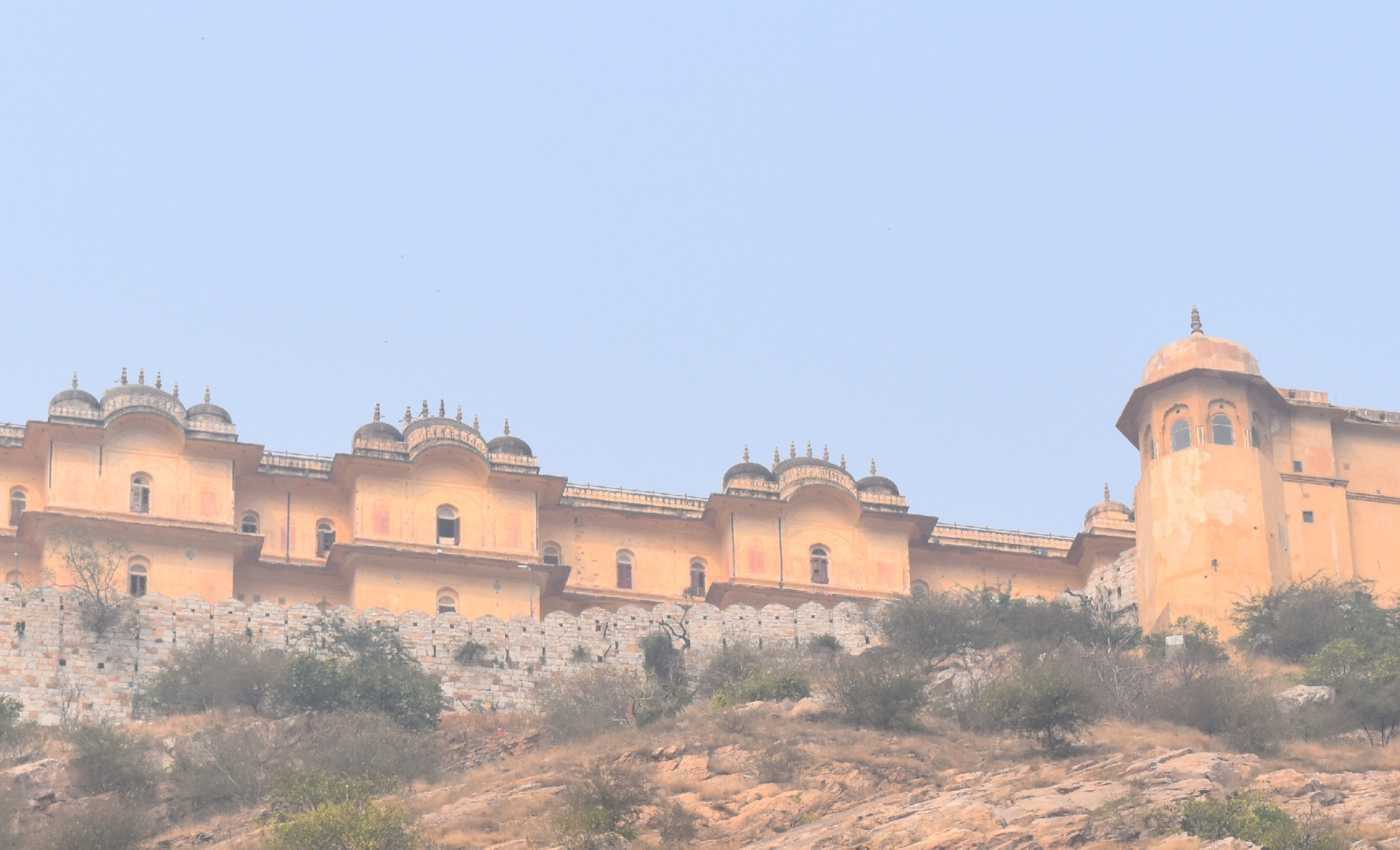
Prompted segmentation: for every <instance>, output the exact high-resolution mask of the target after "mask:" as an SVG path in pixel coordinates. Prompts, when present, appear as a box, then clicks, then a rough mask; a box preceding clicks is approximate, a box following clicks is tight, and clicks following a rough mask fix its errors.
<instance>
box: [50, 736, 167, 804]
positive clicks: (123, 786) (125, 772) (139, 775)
mask: <svg viewBox="0 0 1400 850" xmlns="http://www.w3.org/2000/svg"><path fill="white" fill-rule="evenodd" d="M68 738H69V743H71V744H72V746H73V756H72V758H71V759H70V761H69V767H70V769H71V770H72V771H73V774H74V776H75V779H76V781H75V785H76V787H77V788H78V790H79V791H81V792H83V793H84V794H106V793H108V792H109V791H115V792H117V793H118V794H120V795H122V796H124V797H134V796H137V795H142V794H146V793H147V792H149V791H150V790H151V789H153V788H154V787H155V785H156V783H157V782H159V781H160V770H159V769H158V768H157V767H156V764H155V761H154V758H153V755H154V754H153V752H152V747H151V743H150V741H148V740H146V739H145V738H142V737H138V736H136V735H133V734H131V733H128V732H126V731H124V730H122V729H118V728H117V727H115V726H112V725H109V724H106V723H86V724H80V725H78V726H77V727H75V728H74V729H73V731H72V732H70V733H69V736H68Z"/></svg>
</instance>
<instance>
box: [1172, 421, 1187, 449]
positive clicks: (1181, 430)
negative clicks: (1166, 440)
mask: <svg viewBox="0 0 1400 850" xmlns="http://www.w3.org/2000/svg"><path fill="white" fill-rule="evenodd" d="M1189 448H1191V423H1189V422H1187V421H1186V420H1185V419H1178V420H1176V421H1175V422H1173V423H1172V451H1174V452H1179V451H1181V450H1182V449H1189Z"/></svg>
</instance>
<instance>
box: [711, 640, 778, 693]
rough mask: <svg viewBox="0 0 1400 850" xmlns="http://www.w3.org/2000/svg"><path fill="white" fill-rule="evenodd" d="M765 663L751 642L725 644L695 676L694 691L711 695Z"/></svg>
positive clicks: (747, 675)
mask: <svg viewBox="0 0 1400 850" xmlns="http://www.w3.org/2000/svg"><path fill="white" fill-rule="evenodd" d="M766 664H767V658H766V657H765V656H764V654H763V653H761V652H759V651H758V648H757V647H755V646H754V645H753V644H748V643H731V644H726V645H725V646H724V647H722V648H721V649H720V650H719V651H718V652H715V653H712V654H711V655H710V656H709V658H708V660H707V661H706V662H705V666H704V667H703V668H702V669H701V670H700V675H699V676H698V677H697V678H696V681H695V691H696V693H698V694H700V695H701V696H704V697H712V696H714V695H715V694H717V693H719V692H720V691H722V690H724V689H725V688H728V687H731V686H733V685H735V684H737V683H739V682H742V681H744V680H745V679H747V678H748V677H749V676H752V675H754V674H755V673H758V672H759V671H760V670H762V669H763V668H764V667H765V665H766Z"/></svg>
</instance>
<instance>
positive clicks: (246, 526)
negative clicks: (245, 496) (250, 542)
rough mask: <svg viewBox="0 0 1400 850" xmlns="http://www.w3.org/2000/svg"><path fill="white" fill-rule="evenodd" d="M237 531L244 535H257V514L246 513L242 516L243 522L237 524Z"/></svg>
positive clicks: (253, 512) (254, 512)
mask: <svg viewBox="0 0 1400 850" xmlns="http://www.w3.org/2000/svg"><path fill="white" fill-rule="evenodd" d="M238 530H239V531H241V532H243V533H244V534H257V533H258V514H257V512H256V511H247V512H246V513H244V514H243V520H242V521H241V522H239V524H238Z"/></svg>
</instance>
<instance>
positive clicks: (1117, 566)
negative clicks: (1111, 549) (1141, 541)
mask: <svg viewBox="0 0 1400 850" xmlns="http://www.w3.org/2000/svg"><path fill="white" fill-rule="evenodd" d="M1084 589H1085V592H1086V593H1090V594H1096V593H1100V592H1103V593H1107V594H1108V597H1109V598H1110V599H1111V600H1113V602H1114V604H1115V605H1117V606H1118V608H1120V609H1123V608H1133V609H1134V610H1136V609H1137V604H1138V593H1137V549H1129V550H1127V551H1126V552H1124V553H1123V554H1121V555H1119V556H1118V557H1117V558H1114V559H1113V560H1112V561H1110V562H1109V563H1107V564H1104V565H1102V566H1099V567H1096V568H1095V569H1094V571H1093V572H1091V573H1089V579H1088V581H1086V582H1085V583H1084Z"/></svg>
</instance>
